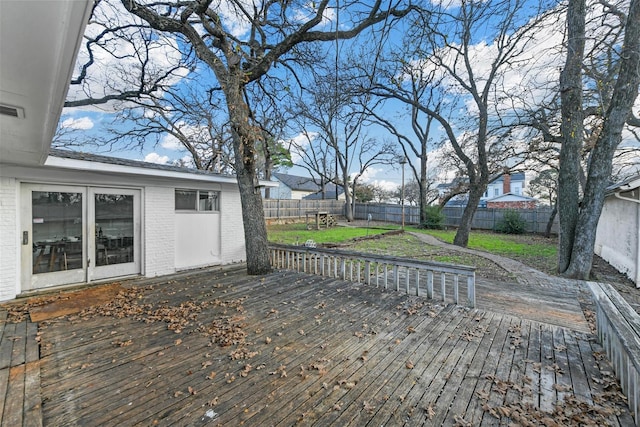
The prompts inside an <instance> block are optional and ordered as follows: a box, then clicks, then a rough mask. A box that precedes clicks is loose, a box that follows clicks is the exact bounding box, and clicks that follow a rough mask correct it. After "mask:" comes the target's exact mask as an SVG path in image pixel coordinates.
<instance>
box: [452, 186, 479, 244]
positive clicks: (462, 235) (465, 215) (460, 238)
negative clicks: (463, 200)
mask: <svg viewBox="0 0 640 427" xmlns="http://www.w3.org/2000/svg"><path fill="white" fill-rule="evenodd" d="M486 188H487V184H484V185H482V183H480V185H472V186H471V188H470V189H469V200H468V202H467V206H465V208H464V211H463V212H462V218H460V225H459V227H458V231H457V232H456V235H455V237H454V238H453V244H454V245H456V246H461V247H463V248H466V247H467V245H468V244H469V233H470V232H471V224H472V222H473V217H474V215H475V214H476V211H477V210H478V203H480V198H481V197H482V194H484V192H485V191H486Z"/></svg>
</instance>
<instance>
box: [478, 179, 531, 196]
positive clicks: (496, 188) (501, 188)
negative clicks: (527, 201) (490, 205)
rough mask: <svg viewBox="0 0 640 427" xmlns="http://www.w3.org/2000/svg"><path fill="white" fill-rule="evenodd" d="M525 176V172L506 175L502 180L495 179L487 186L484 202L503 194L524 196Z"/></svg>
mask: <svg viewBox="0 0 640 427" xmlns="http://www.w3.org/2000/svg"><path fill="white" fill-rule="evenodd" d="M524 187H525V174H524V172H520V173H513V174H508V173H506V174H504V175H502V176H501V177H500V178H497V179H494V180H493V181H491V182H490V183H489V185H488V186H487V191H485V193H484V194H483V196H482V200H489V199H493V198H495V197H498V196H502V195H503V194H508V193H510V194H514V195H516V196H522V195H524Z"/></svg>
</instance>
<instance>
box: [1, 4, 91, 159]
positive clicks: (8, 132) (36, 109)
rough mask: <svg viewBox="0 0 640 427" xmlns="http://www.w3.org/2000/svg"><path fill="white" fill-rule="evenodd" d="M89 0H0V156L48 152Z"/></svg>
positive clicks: (32, 155) (88, 11)
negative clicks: (34, 0)
mask: <svg viewBox="0 0 640 427" xmlns="http://www.w3.org/2000/svg"><path fill="white" fill-rule="evenodd" d="M93 3H94V2H93V1H92V0H58V1H37V2H33V1H0V55H1V57H0V104H2V109H1V110H0V112H1V113H2V114H0V160H1V161H2V163H4V164H14V165H30V166H34V165H42V164H43V163H44V162H45V160H46V158H47V154H48V153H49V147H50V146H51V140H52V138H53V135H54V133H55V131H56V127H57V125H58V120H59V118H60V114H61V113H62V107H63V104H64V100H65V97H66V96H67V90H68V88H69V83H70V81H71V76H72V73H73V67H74V65H75V59H76V56H77V52H78V49H79V47H80V44H81V43H82V37H83V34H84V29H85V25H86V23H87V21H88V20H89V16H90V14H91V9H92V7H93Z"/></svg>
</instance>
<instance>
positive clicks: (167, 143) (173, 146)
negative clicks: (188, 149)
mask: <svg viewBox="0 0 640 427" xmlns="http://www.w3.org/2000/svg"><path fill="white" fill-rule="evenodd" d="M160 146H161V147H162V148H164V149H166V150H173V151H178V150H182V149H183V148H184V147H183V146H182V143H181V142H180V141H179V140H178V138H176V137H175V136H173V135H170V134H166V135H165V136H164V137H163V138H162V140H161V141H160Z"/></svg>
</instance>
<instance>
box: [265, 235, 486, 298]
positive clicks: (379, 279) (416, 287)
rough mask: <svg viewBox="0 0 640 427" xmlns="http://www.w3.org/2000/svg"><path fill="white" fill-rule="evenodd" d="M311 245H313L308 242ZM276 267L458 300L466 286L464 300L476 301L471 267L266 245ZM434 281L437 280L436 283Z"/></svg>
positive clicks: (320, 249) (473, 269)
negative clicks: (461, 289) (461, 288)
mask: <svg viewBox="0 0 640 427" xmlns="http://www.w3.org/2000/svg"><path fill="white" fill-rule="evenodd" d="M310 246H313V245H310ZM269 255H270V260H271V265H272V266H273V267H274V268H276V269H287V270H295V271H298V272H302V273H309V274H318V275H321V276H328V277H335V278H339V279H342V280H349V281H353V282H358V283H366V284H367V285H375V286H376V287H384V289H389V288H391V289H395V290H396V291H401V290H402V291H404V292H406V293H407V294H409V295H417V296H426V297H427V298H430V299H436V298H437V299H440V300H441V301H443V302H446V301H447V300H451V301H453V302H454V303H455V304H460V297H459V293H460V292H459V288H460V286H464V287H466V295H467V297H466V304H465V305H467V306H468V307H472V308H473V307H475V305H476V290H475V268H474V267H467V266H462V265H455V264H447V263H441V262H432V261H418V260H412V259H406V258H397V257H391V256H383V255H372V254H363V253H359V252H351V251H341V250H335V249H325V248H313V247H306V246H290V245H279V244H272V245H269ZM436 282H438V283H436Z"/></svg>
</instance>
